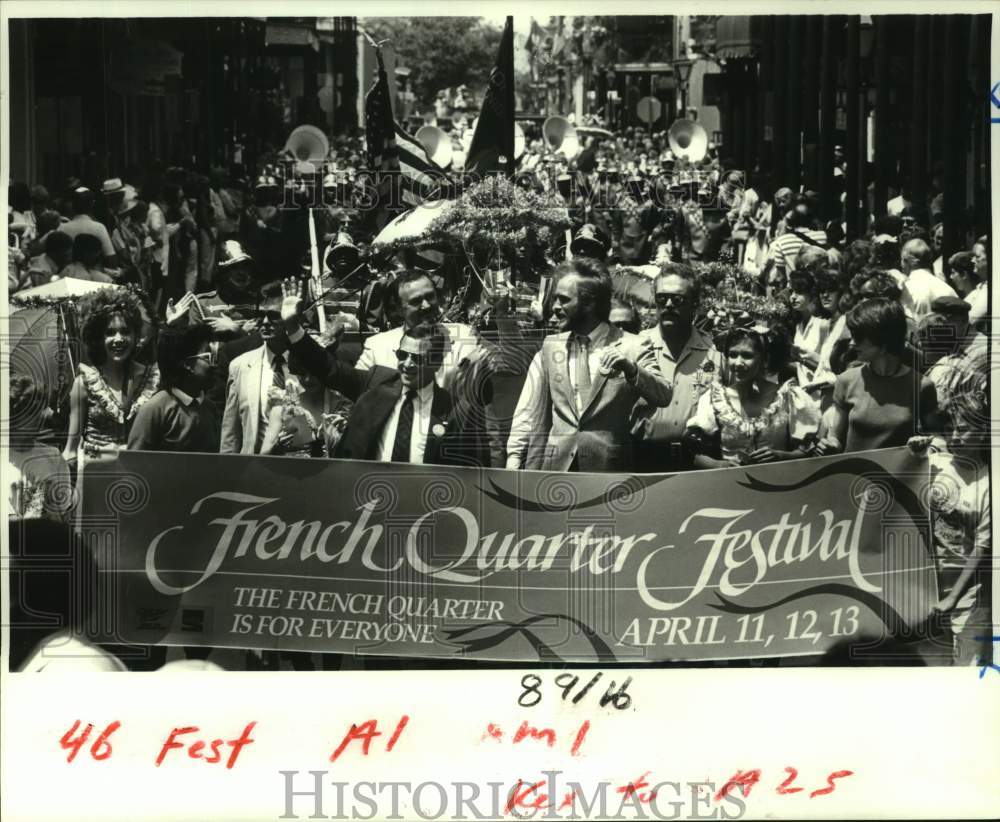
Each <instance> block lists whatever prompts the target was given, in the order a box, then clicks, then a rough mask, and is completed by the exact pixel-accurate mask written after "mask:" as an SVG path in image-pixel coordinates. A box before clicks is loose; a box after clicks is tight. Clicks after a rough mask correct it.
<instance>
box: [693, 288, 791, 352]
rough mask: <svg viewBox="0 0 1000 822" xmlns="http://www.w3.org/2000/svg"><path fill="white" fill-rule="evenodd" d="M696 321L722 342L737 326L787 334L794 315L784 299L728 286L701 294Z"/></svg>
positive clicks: (766, 332) (764, 333)
mask: <svg viewBox="0 0 1000 822" xmlns="http://www.w3.org/2000/svg"><path fill="white" fill-rule="evenodd" d="M696 324H697V325H698V326H699V328H700V329H701V330H702V331H703V332H705V333H706V334H709V335H710V336H712V337H713V338H714V339H715V341H716V345H721V343H722V341H723V340H724V338H725V337H726V335H728V334H729V332H731V331H732V330H733V329H736V328H748V329H753V330H755V331H758V332H759V333H760V334H762V335H767V334H768V333H772V332H777V333H780V334H789V333H790V329H792V328H793V327H794V324H795V317H794V313H793V311H792V306H791V304H790V303H789V302H788V301H787V300H784V299H778V298H775V297H765V296H762V295H758V294H752V293H748V292H745V291H740V290H737V289H736V288H731V287H727V288H723V289H719V290H717V291H715V292H714V293H711V294H707V295H703V296H702V300H701V306H700V311H699V316H698V319H697V320H696Z"/></svg>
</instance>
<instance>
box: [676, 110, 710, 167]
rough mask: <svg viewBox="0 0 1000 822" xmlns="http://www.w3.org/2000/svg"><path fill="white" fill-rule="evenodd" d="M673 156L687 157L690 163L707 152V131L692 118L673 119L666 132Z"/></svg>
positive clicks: (700, 158)
mask: <svg viewBox="0 0 1000 822" xmlns="http://www.w3.org/2000/svg"><path fill="white" fill-rule="evenodd" d="M667 139H668V140H669V141H670V150H671V151H672V152H673V153H674V156H675V157H687V159H688V160H690V161H691V162H692V163H697V162H698V161H699V160H702V159H704V157H705V155H706V154H707V153H708V132H706V131H705V129H704V128H702V127H701V126H700V125H698V123H696V122H694V120H675V121H674V124H673V125H672V126H671V127H670V131H669V132H668V133H667Z"/></svg>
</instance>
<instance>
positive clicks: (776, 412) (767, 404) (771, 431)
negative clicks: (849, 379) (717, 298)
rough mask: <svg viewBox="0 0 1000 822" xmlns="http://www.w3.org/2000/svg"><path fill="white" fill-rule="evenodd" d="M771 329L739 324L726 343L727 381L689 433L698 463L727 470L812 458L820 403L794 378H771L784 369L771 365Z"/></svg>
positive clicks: (703, 405) (706, 401) (708, 398)
mask: <svg viewBox="0 0 1000 822" xmlns="http://www.w3.org/2000/svg"><path fill="white" fill-rule="evenodd" d="M774 333H776V332H772V331H770V330H768V329H767V328H763V327H755V328H752V329H748V328H747V329H745V328H737V329H734V330H732V331H730V332H729V333H728V335H727V337H726V339H725V342H724V343H723V346H722V353H723V374H722V380H721V381H719V382H713V383H711V384H710V385H709V386H708V390H707V391H706V392H705V393H704V394H702V396H701V399H700V400H699V401H698V407H697V409H696V410H695V413H694V415H693V416H692V417H691V419H690V420H688V424H687V427H688V431H689V432H690V434H691V435H692V437H693V439H694V441H695V443H696V445H695V450H696V457H695V467H698V468H723V467H728V466H732V465H754V464H759V463H767V462H776V461H778V460H787V459H797V458H799V457H804V456H806V455H807V454H806V448H807V447H808V446H809V445H810V444H811V442H812V440H813V439H814V438H815V436H816V432H817V430H818V428H819V422H820V411H819V405H818V404H817V403H816V401H815V400H813V399H812V397H810V396H809V395H808V394H807V393H806V392H805V391H803V390H802V389H801V388H799V386H798V384H797V382H796V381H795V380H794V379H792V380H788V381H787V382H785V383H783V384H781V385H779V384H778V383H777V382H775V381H773V380H770V379H768V378H767V376H766V375H767V373H768V370H769V369H768V366H769V365H770V366H771V368H770V371H771V372H772V373H773V372H776V371H780V368H777V367H775V363H773V362H771V363H768V353H769V348H772V350H776V349H777V346H773V347H772V346H769V339H768V338H769V336H771V335H772V334H774Z"/></svg>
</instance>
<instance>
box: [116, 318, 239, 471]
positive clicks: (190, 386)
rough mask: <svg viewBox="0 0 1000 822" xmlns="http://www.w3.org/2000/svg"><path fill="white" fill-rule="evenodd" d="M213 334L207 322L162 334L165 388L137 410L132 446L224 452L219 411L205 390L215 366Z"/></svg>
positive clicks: (158, 352)
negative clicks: (220, 443) (220, 442)
mask: <svg viewBox="0 0 1000 822" xmlns="http://www.w3.org/2000/svg"><path fill="white" fill-rule="evenodd" d="M211 337H212V330H211V329H210V328H209V327H208V326H207V325H201V324H199V325H190V326H187V327H186V328H183V329H174V328H166V329H164V330H163V331H162V332H161V333H160V337H159V339H158V340H157V345H156V362H157V365H158V366H159V369H160V388H159V390H158V391H157V392H156V393H155V394H154V395H153V397H152V398H151V399H150V401H149V402H147V403H146V404H145V405H144V406H142V408H140V409H139V412H138V413H137V414H136V417H135V422H134V423H133V424H132V429H131V431H130V432H129V438H128V448H129V450H130V451H190V452H198V453H217V452H218V450H219V433H220V430H219V411H218V409H217V408H216V406H215V403H213V402H212V401H211V399H209V398H208V396H207V395H206V393H205V392H206V390H207V389H208V388H209V386H210V385H211V384H212V380H213V376H214V367H215V352H214V351H213V343H212V341H211Z"/></svg>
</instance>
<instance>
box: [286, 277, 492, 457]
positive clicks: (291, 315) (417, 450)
mask: <svg viewBox="0 0 1000 822" xmlns="http://www.w3.org/2000/svg"><path fill="white" fill-rule="evenodd" d="M282 316H283V319H284V320H285V328H286V330H287V331H288V332H289V333H288V338H289V341H290V343H291V351H292V354H293V355H294V356H295V357H296V358H298V359H299V361H300V362H301V363H302V364H303V365H304V366H305V368H306V370H307V371H309V372H310V373H311V374H313V375H314V376H315V377H317V378H318V379H320V380H322V381H323V383H324V384H325V385H327V386H328V387H330V388H335V389H336V390H338V391H340V392H341V393H342V394H344V395H345V396H346V397H348V398H349V399H352V400H356V402H355V405H354V409H353V410H352V412H351V415H350V418H349V419H348V422H347V428H346V429H345V430H344V434H343V436H341V438H340V441H339V442H338V444H337V448H336V451H335V452H334V456H336V457H341V458H344V459H360V460H372V461H376V462H410V463H417V464H421V463H422V464H431V465H464V466H488V465H489V464H490V451H489V444H488V441H487V439H486V432H485V430H484V429H483V427H482V426H481V425H479V424H478V423H477V422H476V420H477V419H479V417H477V416H476V415H470V414H468V413H466V410H467V409H466V406H467V405H468V404H470V403H473V402H477V401H481V399H482V398H480V397H476V396H474V394H475V392H476V390H477V388H478V389H481V388H482V387H483V386H484V385H488V379H477V371H478V369H473V370H472V371H471V372H470V374H469V375H468V376H469V379H468V380H463V381H462V382H461V383H460V384H458V385H455V386H453V387H452V389H451V390H450V391H449V390H445V389H444V388H441V387H440V386H438V385H437V383H436V382H435V375H436V374H437V372H438V370H439V369H440V368H441V365H442V363H443V362H444V358H445V351H446V348H447V342H448V341H447V337H446V335H445V332H444V331H443V330H442V329H441V328H440V326H437V325H418V326H415V327H413V328H410V329H407V331H406V333H405V334H403V336H402V337H401V339H400V342H399V347H398V348H397V349H396V361H397V368H396V369H395V370H394V369H390V368H386V367H384V366H378V365H376V366H374V367H372V368H369V369H358V368H352V367H351V366H349V365H347V364H346V363H344V362H341V361H339V360H337V359H336V358H334V357H332V356H330V355H329V353H328V352H327V351H324V350H323V348H321V347H320V345H319V344H318V343H317V342H316V341H315V340H313V339H312V338H311V337H310V336H309V335H307V334H305V333H304V332H303V330H302V328H301V324H300V322H299V319H298V303H297V301H296V299H295V298H294V296H293V297H292V298H291V299H289V298H287V297H286V300H285V302H284V304H283V305H282ZM485 376H486V377H488V374H485Z"/></svg>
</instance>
